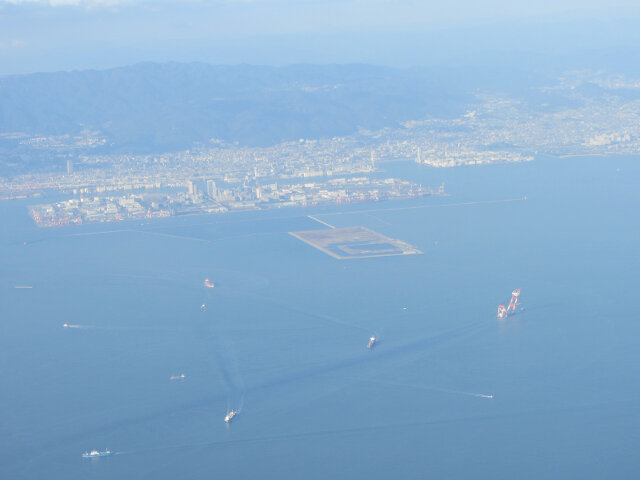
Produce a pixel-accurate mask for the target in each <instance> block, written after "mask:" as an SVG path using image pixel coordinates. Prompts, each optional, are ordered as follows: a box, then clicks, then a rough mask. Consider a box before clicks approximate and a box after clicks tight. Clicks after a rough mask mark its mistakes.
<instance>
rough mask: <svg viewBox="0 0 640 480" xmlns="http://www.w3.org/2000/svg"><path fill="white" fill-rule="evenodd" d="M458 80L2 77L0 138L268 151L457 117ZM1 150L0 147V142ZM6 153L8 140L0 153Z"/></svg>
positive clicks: (308, 70)
mask: <svg viewBox="0 0 640 480" xmlns="http://www.w3.org/2000/svg"><path fill="white" fill-rule="evenodd" d="M463 83H464V82H460V81H456V80H453V81H452V78H451V77H449V78H445V77H444V76H436V75H430V74H428V73H426V72H424V71H418V70H398V69H391V68H384V67H374V66H369V65H360V64H353V65H325V66H317V65H294V66H287V67H265V66H250V65H238V66H212V65H208V64H203V63H190V64H181V63H166V64H156V63H142V64H137V65H133V66H129V67H122V68H115V69H111V70H102V71H95V70H87V71H72V72H56V73H38V74H30V75H14V76H6V77H1V78H0V134H2V133H7V132H22V133H26V134H28V135H43V136H48V135H66V134H68V135H72V136H73V135H77V134H78V133H79V132H82V131H92V132H97V133H98V135H100V136H103V137H104V138H105V139H106V140H107V142H106V143H105V145H104V146H103V147H102V148H109V149H110V150H113V149H115V150H116V151H161V150H170V149H180V148H186V147H189V146H190V145H193V144H194V143H202V144H207V143H208V142H209V141H210V140H211V139H218V140H222V141H224V142H227V143H236V142H237V143H238V144H241V145H251V146H256V145H269V144H275V143H278V142H282V141H289V140H297V139H299V138H314V139H315V138H323V137H331V136H341V135H349V134H352V133H354V132H356V131H357V130H358V129H359V128H365V129H378V128H381V127H386V126H396V125H398V123H399V122H402V121H405V120H413V119H421V118H425V117H427V116H430V115H437V116H443V115H444V116H446V115H449V114H453V113H459V111H460V110H461V109H462V106H463V105H464V103H466V101H467V100H468V98H467V95H466V89H465V88H464V86H463ZM0 147H1V146H0ZM6 148H8V146H7V145H6V142H5V149H6Z"/></svg>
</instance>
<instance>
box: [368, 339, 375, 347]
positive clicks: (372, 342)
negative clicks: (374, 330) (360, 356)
mask: <svg viewBox="0 0 640 480" xmlns="http://www.w3.org/2000/svg"><path fill="white" fill-rule="evenodd" d="M375 344H376V337H371V338H370V339H369V343H367V348H373V346H374V345H375Z"/></svg>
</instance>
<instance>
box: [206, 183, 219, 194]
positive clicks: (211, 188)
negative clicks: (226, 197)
mask: <svg viewBox="0 0 640 480" xmlns="http://www.w3.org/2000/svg"><path fill="white" fill-rule="evenodd" d="M207 195H209V197H210V198H216V197H217V196H218V187H217V186H216V182H214V181H213V180H207Z"/></svg>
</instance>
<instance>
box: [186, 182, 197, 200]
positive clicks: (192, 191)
mask: <svg viewBox="0 0 640 480" xmlns="http://www.w3.org/2000/svg"><path fill="white" fill-rule="evenodd" d="M187 190H188V192H189V195H191V196H192V197H195V196H197V195H198V184H197V183H196V181H195V180H188V181H187Z"/></svg>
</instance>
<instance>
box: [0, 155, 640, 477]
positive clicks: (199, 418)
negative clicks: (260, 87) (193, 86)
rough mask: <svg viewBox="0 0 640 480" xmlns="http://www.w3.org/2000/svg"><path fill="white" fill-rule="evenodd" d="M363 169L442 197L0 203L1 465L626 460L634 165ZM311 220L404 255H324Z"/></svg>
mask: <svg viewBox="0 0 640 480" xmlns="http://www.w3.org/2000/svg"><path fill="white" fill-rule="evenodd" d="M381 167H382V168H383V169H385V170H386V171H385V172H383V174H384V175H386V176H402V177H404V178H410V179H412V180H414V181H417V182H421V183H422V184H423V185H430V186H436V187H437V186H438V185H440V184H441V183H444V184H445V188H446V191H447V192H448V194H449V195H448V196H446V197H433V198H423V199H415V200H406V201H404V200H403V201H390V202H378V203H366V204H364V203H363V204H357V205H356V204H352V205H342V206H333V207H316V208H307V209H291V208H289V209H284V208H283V209H280V210H274V211H265V212H244V213H231V214H224V215H211V216H191V217H181V218H177V217H176V218H170V219H166V220H155V221H146V220H145V221H142V222H140V221H131V222H122V223H118V224H99V225H84V226H73V227H64V228H53V229H50V228H49V229H47V228H44V229H39V228H36V227H35V226H34V225H33V223H32V221H31V219H30V218H29V217H28V215H27V206H28V205H29V204H30V202H29V201H27V200H15V201H10V202H3V203H0V218H1V220H2V229H1V233H0V374H1V379H0V412H1V416H2V420H1V421H0V478H2V479H7V480H21V479H38V480H40V479H65V480H68V479H95V480H100V479H127V480H128V479H154V480H164V479H213V478H224V479H227V478H233V479H359V478H367V479H388V478H402V479H424V478H435V479H445V478H446V479H467V478H468V479H492V480H495V479H536V480H538V479H555V478H558V479H574V478H575V479H602V478H617V479H626V478H629V479H631V478H638V475H639V474H640V456H639V455H638V454H637V451H638V448H639V447H640V435H639V433H638V432H639V431H640V348H638V341H639V339H640V317H639V315H638V306H637V305H636V298H637V292H636V289H637V288H638V285H639V282H638V272H639V271H640V221H639V218H640V216H639V214H638V212H637V210H638V206H639V205H640V188H639V186H640V163H639V162H638V158H636V157H633V158H631V157H612V158H604V157H593V158H571V159H559V158H539V159H537V160H536V161H535V162H531V163H522V164H503V165H492V166H470V167H459V168H451V169H434V168H428V167H424V166H420V165H416V164H412V163H406V164H382V165H381ZM309 216H313V217H315V218H317V219H320V220H322V221H323V222H326V223H328V224H330V225H333V226H336V227H350V226H364V227H367V228H369V229H371V230H374V231H376V232H378V233H380V234H382V235H385V236H387V237H391V238H394V239H400V240H402V241H405V242H408V243H409V244H411V245H413V246H415V247H417V248H418V249H420V250H421V251H422V254H420V255H400V256H388V257H378V258H358V259H348V260H338V259H335V258H332V257H331V256H329V255H326V254H325V253H323V252H321V251H320V250H317V249H315V248H313V247H311V246H310V245H308V244H306V243H303V242H302V241H300V240H298V239H296V238H294V237H293V236H291V235H289V233H288V232H292V231H301V230H314V229H324V228H329V227H327V226H326V225H324V224H322V223H319V222H318V221H316V220H314V219H313V218H310V217H309ZM205 278H209V279H211V280H212V281H213V282H214V283H215V288H213V289H210V288H206V287H205V286H204V279H205ZM25 287H30V288H25ZM516 288H520V289H521V292H522V293H521V296H520V301H521V307H522V309H521V310H518V311H517V314H516V315H514V316H511V317H509V318H507V319H504V320H498V319H497V318H496V310H497V306H498V305H499V304H506V303H508V301H509V298H510V296H511V292H512V290H514V289H516ZM63 324H67V325H68V326H67V327H63ZM371 336H375V337H376V339H377V343H376V345H375V346H374V347H373V348H371V349H368V348H367V342H368V341H369V338H370V337H371ZM181 374H184V378H181V377H180V375H181ZM171 377H178V378H174V379H171ZM230 410H235V411H238V414H237V415H236V417H235V418H234V419H233V421H232V422H230V423H229V424H227V423H225V421H224V417H225V415H226V414H227V413H228V412H229V411H230ZM93 449H97V450H105V449H109V450H111V451H112V452H114V455H111V456H107V457H100V458H82V453H83V452H85V451H90V450H93Z"/></svg>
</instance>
